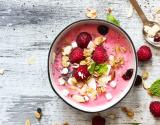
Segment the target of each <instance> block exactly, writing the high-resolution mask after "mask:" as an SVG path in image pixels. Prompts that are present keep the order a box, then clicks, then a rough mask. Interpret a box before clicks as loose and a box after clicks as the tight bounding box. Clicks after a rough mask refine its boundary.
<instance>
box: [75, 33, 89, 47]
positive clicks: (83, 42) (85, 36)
mask: <svg viewBox="0 0 160 125" xmlns="http://www.w3.org/2000/svg"><path fill="white" fill-rule="evenodd" d="M91 40H92V37H91V35H90V34H89V33H87V32H81V33H80V34H79V35H78V36H77V39H76V42H77V44H78V46H79V47H81V48H87V46H88V43H89V42H90V41H91Z"/></svg>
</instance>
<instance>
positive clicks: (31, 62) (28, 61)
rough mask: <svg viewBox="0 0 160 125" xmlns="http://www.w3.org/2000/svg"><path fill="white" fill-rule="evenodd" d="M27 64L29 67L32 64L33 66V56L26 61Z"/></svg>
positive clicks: (34, 61) (34, 59)
mask: <svg viewBox="0 0 160 125" xmlns="http://www.w3.org/2000/svg"><path fill="white" fill-rule="evenodd" d="M27 63H28V64H29V65H32V64H35V63H36V58H35V56H33V55H32V56H30V57H29V58H28V59H27Z"/></svg>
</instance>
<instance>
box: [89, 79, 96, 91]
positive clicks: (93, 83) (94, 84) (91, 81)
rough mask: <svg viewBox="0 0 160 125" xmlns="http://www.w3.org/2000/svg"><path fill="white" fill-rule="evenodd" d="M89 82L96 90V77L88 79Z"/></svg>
mask: <svg viewBox="0 0 160 125" xmlns="http://www.w3.org/2000/svg"><path fill="white" fill-rule="evenodd" d="M87 84H88V86H89V87H90V88H92V89H94V90H96V88H97V86H96V80H95V79H94V78H90V79H89V80H88V81H87Z"/></svg>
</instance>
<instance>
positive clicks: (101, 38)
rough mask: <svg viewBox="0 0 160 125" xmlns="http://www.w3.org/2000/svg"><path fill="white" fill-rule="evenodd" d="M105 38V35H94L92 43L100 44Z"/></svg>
mask: <svg viewBox="0 0 160 125" xmlns="http://www.w3.org/2000/svg"><path fill="white" fill-rule="evenodd" d="M105 40H106V38H105V37H102V36H100V37H96V38H95V40H94V44H96V45H100V44H102V43H103V42H104V41H105Z"/></svg>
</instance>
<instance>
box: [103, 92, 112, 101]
mask: <svg viewBox="0 0 160 125" xmlns="http://www.w3.org/2000/svg"><path fill="white" fill-rule="evenodd" d="M105 97H106V99H107V100H111V99H112V98H113V96H112V94H111V93H106V95H105Z"/></svg>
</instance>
